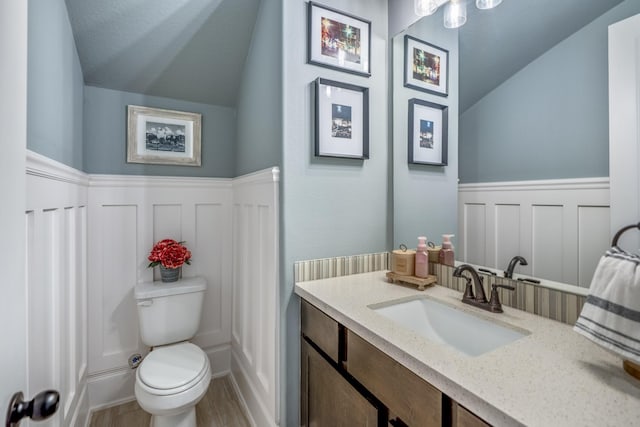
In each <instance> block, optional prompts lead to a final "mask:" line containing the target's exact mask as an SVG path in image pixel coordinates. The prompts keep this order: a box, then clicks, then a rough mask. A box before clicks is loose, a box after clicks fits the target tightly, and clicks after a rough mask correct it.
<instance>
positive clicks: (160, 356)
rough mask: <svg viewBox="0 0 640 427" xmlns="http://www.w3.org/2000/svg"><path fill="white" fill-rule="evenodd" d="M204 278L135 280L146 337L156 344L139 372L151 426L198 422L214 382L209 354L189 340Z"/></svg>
mask: <svg viewBox="0 0 640 427" xmlns="http://www.w3.org/2000/svg"><path fill="white" fill-rule="evenodd" d="M206 288H207V284H206V281H205V280H204V279H203V278H201V277H194V278H188V279H182V280H179V281H177V282H174V283H160V282H155V284H154V282H147V283H140V284H138V285H136V288H135V298H136V301H137V305H138V320H139V323H140V336H141V338H142V342H143V343H145V344H146V345H148V346H149V347H152V350H151V352H150V353H149V354H148V355H147V356H146V357H145V358H144V360H143V361H142V363H141V364H140V366H138V370H137V372H136V385H135V395H136V399H137V401H138V404H139V405H140V407H142V409H144V410H145V411H147V412H148V413H150V414H151V415H152V416H151V426H152V427H195V426H196V404H197V403H198V402H199V401H200V399H202V397H203V396H204V395H205V393H206V392H207V388H208V387H209V382H210V381H211V366H210V364H209V358H208V357H207V355H206V354H205V352H204V351H202V349H201V348H200V347H198V346H196V345H194V344H192V343H190V342H188V340H189V339H191V338H193V336H194V335H195V334H196V332H197V331H198V326H199V324H200V315H201V313H202V302H203V299H204V292H205V290H206Z"/></svg>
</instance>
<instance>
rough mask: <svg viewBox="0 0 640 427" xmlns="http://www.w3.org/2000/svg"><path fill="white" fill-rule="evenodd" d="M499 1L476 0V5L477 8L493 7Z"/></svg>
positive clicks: (499, 1) (500, 0) (500, 1)
mask: <svg viewBox="0 0 640 427" xmlns="http://www.w3.org/2000/svg"><path fill="white" fill-rule="evenodd" d="M500 3H502V0H476V7H477V8H478V9H493V8H494V7H497V6H498V5H499V4H500Z"/></svg>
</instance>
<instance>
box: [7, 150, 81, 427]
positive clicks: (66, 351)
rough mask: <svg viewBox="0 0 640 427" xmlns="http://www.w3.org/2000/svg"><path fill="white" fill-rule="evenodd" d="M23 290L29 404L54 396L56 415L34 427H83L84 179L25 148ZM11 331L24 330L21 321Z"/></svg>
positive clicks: (63, 166)
mask: <svg viewBox="0 0 640 427" xmlns="http://www.w3.org/2000/svg"><path fill="white" fill-rule="evenodd" d="M26 164H27V170H26V174H27V179H26V194H27V206H26V224H25V225H26V230H25V233H26V235H25V238H26V242H27V245H26V250H27V256H26V262H27V265H26V272H27V274H26V287H25V288H26V292H27V302H28V305H27V325H26V327H25V328H26V331H27V334H28V339H27V355H28V363H27V367H28V374H27V377H28V384H27V387H28V388H27V390H26V393H25V396H26V397H27V398H28V399H30V398H32V397H33V396H34V395H35V394H36V393H39V392H40V391H43V390H47V389H55V390H58V391H59V392H60V407H59V410H58V412H57V413H56V415H55V416H53V417H52V418H50V419H49V420H46V421H44V422H39V423H31V422H24V424H25V425H33V426H36V425H37V426H76V425H80V426H82V425H85V423H86V422H87V417H88V413H89V402H88V396H87V324H86V318H87V269H86V253H87V251H86V248H87V186H88V183H89V179H88V176H87V175H86V174H83V173H81V172H78V171H76V170H75V169H72V168H69V167H67V166H65V165H63V164H61V163H58V162H55V161H53V160H50V159H48V158H46V157H44V156H41V155H39V154H36V153H33V152H30V151H27V163H26ZM16 327H22V325H21V324H20V323H18V324H16Z"/></svg>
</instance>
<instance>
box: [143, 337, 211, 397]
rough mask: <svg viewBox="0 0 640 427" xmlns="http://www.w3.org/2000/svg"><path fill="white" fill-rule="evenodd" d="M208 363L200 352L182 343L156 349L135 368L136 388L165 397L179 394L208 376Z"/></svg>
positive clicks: (186, 343) (194, 346)
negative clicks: (136, 370) (137, 386)
mask: <svg viewBox="0 0 640 427" xmlns="http://www.w3.org/2000/svg"><path fill="white" fill-rule="evenodd" d="M208 367H209V360H208V358H207V355H206V354H205V353H204V351H202V349H201V348H200V347H198V346H196V345H194V344H191V343H188V342H183V343H179V344H173V345H169V346H163V347H157V348H156V349H154V351H152V352H151V353H149V354H148V355H147V357H145V358H144V360H143V361H142V363H141V364H140V366H139V367H138V372H137V375H136V376H137V378H138V381H137V383H138V385H139V386H140V387H141V388H142V389H144V390H145V391H146V392H147V393H149V394H152V395H156V396H166V395H171V394H177V393H181V392H183V391H185V390H188V389H190V388H192V387H194V386H195V385H197V384H198V383H199V382H201V381H202V379H203V377H204V376H205V375H206V374H207V373H208V372H209V369H208Z"/></svg>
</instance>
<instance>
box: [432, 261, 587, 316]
mask: <svg viewBox="0 0 640 427" xmlns="http://www.w3.org/2000/svg"><path fill="white" fill-rule="evenodd" d="M429 268H430V270H431V274H434V275H435V276H437V277H438V284H439V285H442V286H445V287H447V288H451V289H455V290H457V291H460V292H464V287H465V285H466V279H463V278H459V277H453V270H454V268H453V267H450V266H448V265H442V264H430V265H429ZM480 274H481V277H484V288H485V294H486V295H487V298H489V295H490V290H491V285H492V284H494V283H496V284H502V285H511V286H514V287H515V288H516V290H515V291H510V290H507V289H501V288H498V295H499V296H500V302H501V303H502V305H505V306H508V307H513V308H516V309H518V310H522V311H526V312H528V313H532V314H535V315H538V316H542V317H546V318H548V319H552V320H557V321H559V322H562V323H566V324H569V325H573V324H575V323H576V320H577V319H578V316H579V315H580V311H582V305H583V304H584V302H585V300H586V297H584V296H582V295H575V294H572V293H569V292H563V291H559V290H556V289H550V288H545V287H542V286H537V285H535V284H531V283H525V282H522V281H519V280H511V279H505V278H504V277H495V276H492V275H488V274H482V273H480Z"/></svg>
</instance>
